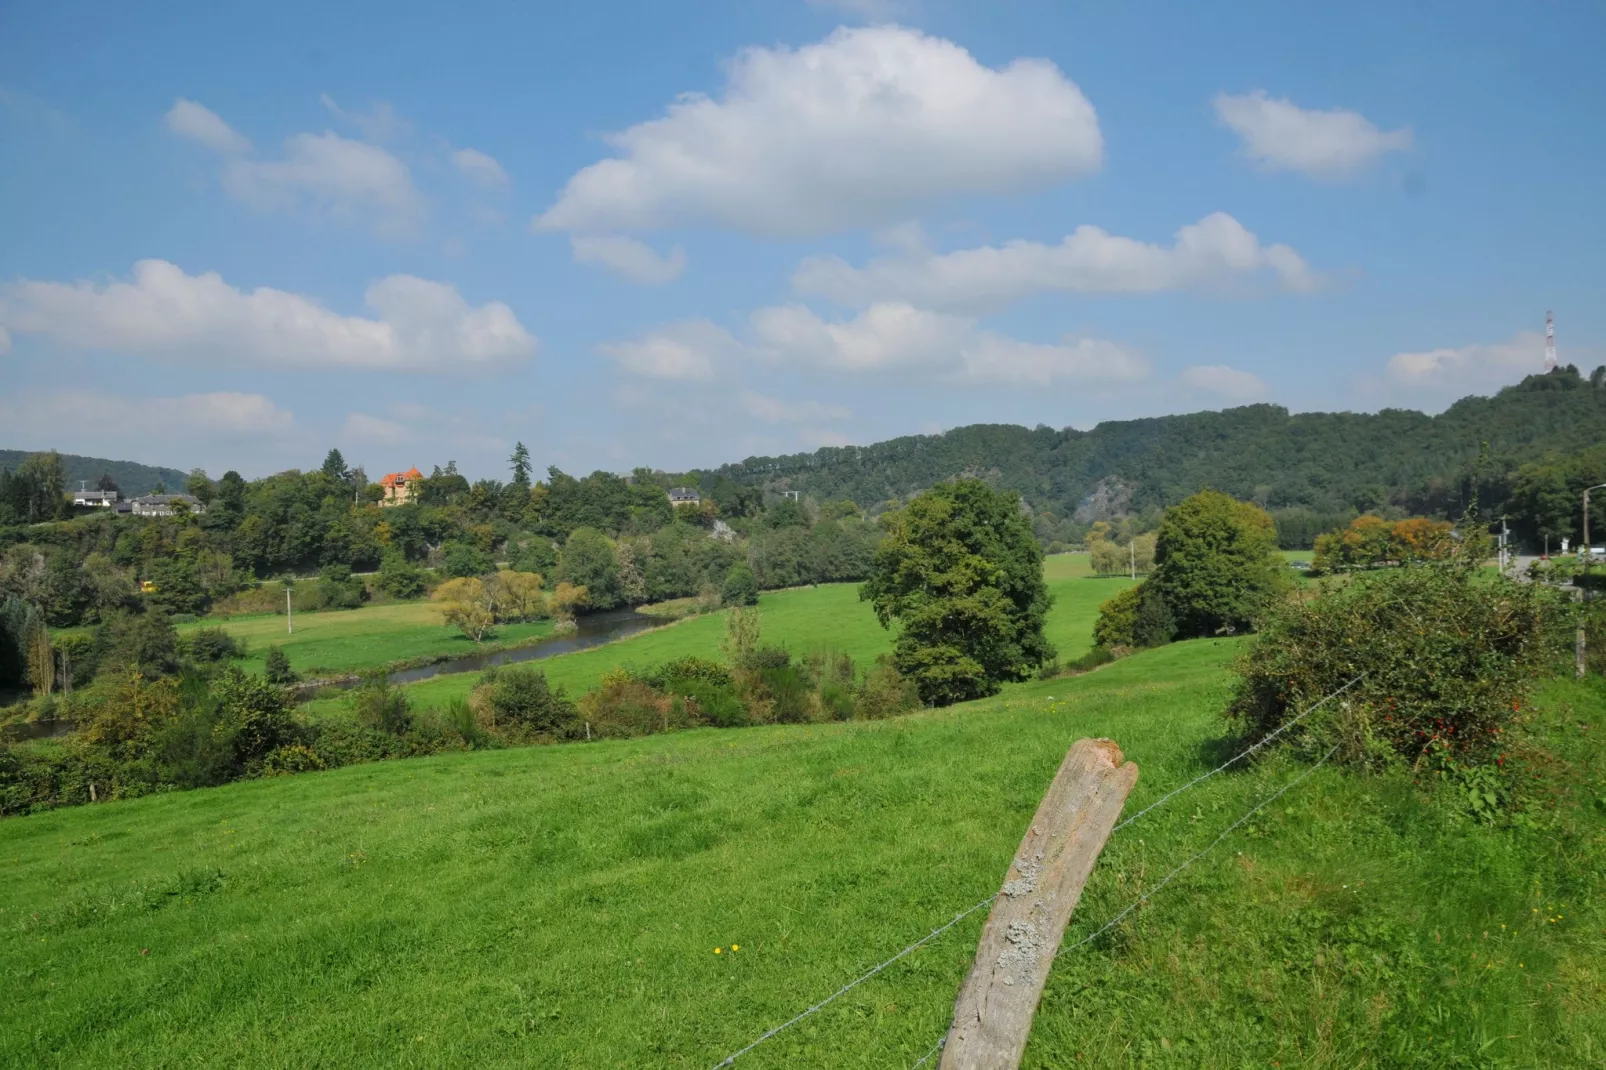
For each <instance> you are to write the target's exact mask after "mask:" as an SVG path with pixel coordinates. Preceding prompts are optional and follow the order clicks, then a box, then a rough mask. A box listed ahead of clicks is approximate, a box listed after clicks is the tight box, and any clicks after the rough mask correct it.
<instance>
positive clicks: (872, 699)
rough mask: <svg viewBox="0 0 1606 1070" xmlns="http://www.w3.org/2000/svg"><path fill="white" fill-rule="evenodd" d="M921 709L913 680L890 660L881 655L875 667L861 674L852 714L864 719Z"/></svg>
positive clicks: (877, 718)
mask: <svg viewBox="0 0 1606 1070" xmlns="http://www.w3.org/2000/svg"><path fill="white" fill-rule="evenodd" d="M919 708H920V693H919V691H918V690H917V689H916V687H915V685H914V681H912V680H910V679H908V678H906V677H905V676H904V675H903V673H901V672H899V671H898V666H897V665H896V664H895V663H894V662H893V660H892V659H891V658H889V657H887V656H886V655H885V654H883V655H882V656H881V657H879V658H877V659H876V664H875V668H873V669H871V670H870V671H869V672H868V673H866V674H865V676H864V681H863V682H862V683H861V684H860V685H859V689H858V693H857V694H856V695H855V696H854V713H855V714H856V715H857V716H859V717H863V718H865V719H867V720H879V719H880V718H882V717H891V716H893V715H894V714H899V713H903V712H904V711H906V710H914V709H919Z"/></svg>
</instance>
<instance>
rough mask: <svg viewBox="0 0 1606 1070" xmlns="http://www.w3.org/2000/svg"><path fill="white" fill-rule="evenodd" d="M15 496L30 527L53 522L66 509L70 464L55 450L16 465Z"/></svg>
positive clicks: (39, 454)
mask: <svg viewBox="0 0 1606 1070" xmlns="http://www.w3.org/2000/svg"><path fill="white" fill-rule="evenodd" d="M13 478H14V479H15V481H16V485H15V488H14V489H13V491H12V494H13V496H14V497H15V498H20V501H18V502H16V503H15V504H16V505H18V506H20V508H18V510H17V511H18V512H20V513H22V515H23V519H25V520H26V521H27V522H28V523H30V524H37V523H39V522H40V521H43V520H54V519H56V518H57V517H58V516H61V515H62V514H63V513H64V512H66V509H67V463H66V462H65V461H63V460H62V459H61V454H59V453H57V452H56V451H55V450H50V451H48V452H46V453H35V454H33V455H32V456H30V457H29V458H28V459H27V460H25V461H23V462H22V463H21V464H20V465H18V466H17V471H16V475H15V476H14V477H13Z"/></svg>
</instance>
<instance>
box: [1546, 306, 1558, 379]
mask: <svg viewBox="0 0 1606 1070" xmlns="http://www.w3.org/2000/svg"><path fill="white" fill-rule="evenodd" d="M1555 370H1556V317H1555V316H1553V315H1551V314H1550V312H1549V310H1546V312H1545V371H1547V372H1553V371H1555Z"/></svg>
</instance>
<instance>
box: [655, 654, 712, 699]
mask: <svg viewBox="0 0 1606 1070" xmlns="http://www.w3.org/2000/svg"><path fill="white" fill-rule="evenodd" d="M641 678H642V679H643V680H645V681H646V682H647V683H649V684H651V685H652V686H653V687H656V688H659V689H660V690H664V689H668V690H674V689H676V687H677V685H682V684H688V683H692V682H701V683H707V684H710V685H712V686H714V687H730V686H732V684H733V683H734V681H733V679H732V677H731V671H730V669H728V668H726V667H725V666H724V665H721V664H720V663H719V662H717V661H710V660H708V659H707V658H699V657H697V656H696V655H695V654H690V655H687V656H686V657H683V658H677V659H676V660H674V661H666V662H664V663H663V664H662V665H660V666H658V667H657V668H656V669H652V670H650V671H648V672H646V673H643V674H642V676H641Z"/></svg>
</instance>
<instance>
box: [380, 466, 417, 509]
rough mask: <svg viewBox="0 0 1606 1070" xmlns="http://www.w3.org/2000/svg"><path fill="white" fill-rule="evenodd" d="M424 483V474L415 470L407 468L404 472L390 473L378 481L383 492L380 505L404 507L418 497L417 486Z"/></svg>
mask: <svg viewBox="0 0 1606 1070" xmlns="http://www.w3.org/2000/svg"><path fill="white" fill-rule="evenodd" d="M423 481H424V473H422V472H420V471H419V470H418V469H416V468H409V469H407V471H405V472H391V473H390V474H388V475H387V476H385V478H384V479H381V480H380V481H379V488H380V489H381V490H383V491H384V492H385V496H384V498H382V499H380V502H379V504H380V505H406V504H407V503H408V502H410V501H412V500H413V499H414V498H415V497H417V495H418V485H419V484H420V483H422V482H423Z"/></svg>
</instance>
